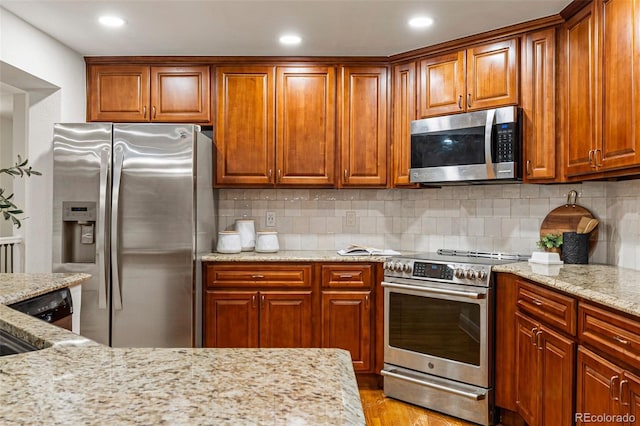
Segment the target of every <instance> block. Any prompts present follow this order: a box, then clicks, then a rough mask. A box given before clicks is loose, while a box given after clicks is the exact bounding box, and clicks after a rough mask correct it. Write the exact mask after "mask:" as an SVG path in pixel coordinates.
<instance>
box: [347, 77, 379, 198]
mask: <svg viewBox="0 0 640 426" xmlns="http://www.w3.org/2000/svg"><path fill="white" fill-rule="evenodd" d="M341 81H342V90H341V95H342V100H341V130H342V137H341V140H340V145H341V149H340V151H341V156H340V160H341V161H340V165H341V167H340V170H341V174H340V185H341V186H357V187H371V186H378V187H385V186H386V184H387V158H388V149H389V144H388V143H387V141H388V138H389V126H388V124H387V122H388V120H387V67H385V66H376V67H365V66H362V67H359V66H352V67H344V68H342V78H341Z"/></svg>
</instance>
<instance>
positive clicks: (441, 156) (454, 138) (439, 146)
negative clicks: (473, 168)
mask: <svg viewBox="0 0 640 426" xmlns="http://www.w3.org/2000/svg"><path fill="white" fill-rule="evenodd" d="M484 131H485V128H484V126H478V127H468V128H464V129H455V130H447V131H442V132H429V133H422V134H414V135H411V167H412V168H423V167H441V166H466V165H470V164H484V163H485V149H484V148H485V136H484Z"/></svg>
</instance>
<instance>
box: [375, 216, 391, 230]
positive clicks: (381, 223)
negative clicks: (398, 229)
mask: <svg viewBox="0 0 640 426" xmlns="http://www.w3.org/2000/svg"><path fill="white" fill-rule="evenodd" d="M376 231H377V232H378V233H379V234H391V233H393V218H392V217H388V216H385V217H376Z"/></svg>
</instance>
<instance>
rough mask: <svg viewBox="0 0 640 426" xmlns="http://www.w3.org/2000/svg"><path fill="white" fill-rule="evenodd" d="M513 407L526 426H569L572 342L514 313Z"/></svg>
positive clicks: (572, 363) (572, 375) (571, 422)
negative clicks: (514, 400)
mask: <svg viewBox="0 0 640 426" xmlns="http://www.w3.org/2000/svg"><path fill="white" fill-rule="evenodd" d="M516 324H517V330H518V334H517V346H516V351H517V353H516V359H517V364H516V406H517V408H518V412H519V413H520V415H521V416H522V417H523V418H524V420H525V421H526V422H527V423H528V424H529V425H549V426H551V425H572V424H573V383H574V369H575V361H574V360H575V355H574V354H575V345H576V344H575V342H574V341H573V340H572V339H569V338H567V337H564V336H562V335H560V334H559V333H556V332H555V331H553V330H551V329H549V328H547V327H546V326H545V325H542V324H540V323H539V322H536V321H534V320H532V319H531V318H528V317H527V316H526V315H523V314H521V313H520V312H517V313H516Z"/></svg>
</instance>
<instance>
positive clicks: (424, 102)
mask: <svg viewBox="0 0 640 426" xmlns="http://www.w3.org/2000/svg"><path fill="white" fill-rule="evenodd" d="M465 60H466V58H465V51H460V52H454V53H448V54H444V55H438V56H434V57H430V58H426V59H423V60H421V61H420V83H419V84H418V117H420V118H426V117H433V116H435V115H442V114H451V113H455V112H462V111H464V110H466V95H467V94H466V90H465V85H466V83H465V78H466V77H465Z"/></svg>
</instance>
